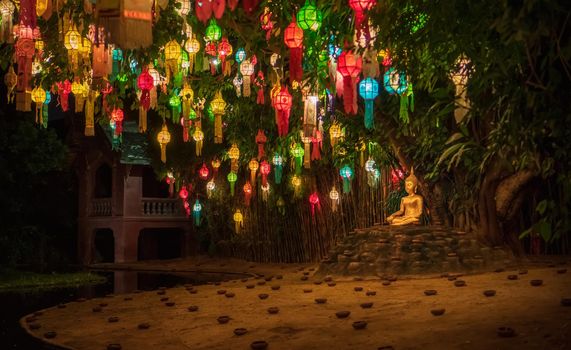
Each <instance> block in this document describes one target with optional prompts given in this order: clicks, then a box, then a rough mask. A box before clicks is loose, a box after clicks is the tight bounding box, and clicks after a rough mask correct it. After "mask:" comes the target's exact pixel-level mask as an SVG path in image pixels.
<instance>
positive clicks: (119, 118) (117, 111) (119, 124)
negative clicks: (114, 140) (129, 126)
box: [111, 108, 125, 135]
mask: <svg viewBox="0 0 571 350" xmlns="http://www.w3.org/2000/svg"><path fill="white" fill-rule="evenodd" d="M124 118H125V115H124V114H123V110H122V109H121V108H114V109H113V112H111V121H112V122H113V124H114V125H115V135H121V132H123V119H124Z"/></svg>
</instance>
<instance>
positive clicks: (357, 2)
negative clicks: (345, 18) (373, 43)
mask: <svg viewBox="0 0 571 350" xmlns="http://www.w3.org/2000/svg"><path fill="white" fill-rule="evenodd" d="M376 4H377V0H349V7H351V9H352V10H353V11H355V29H357V38H360V37H361V31H362V30H363V29H365V36H366V39H367V42H368V41H369V39H370V34H369V26H368V24H367V16H366V15H365V12H367V11H369V10H370V9H372V8H373V7H375V5H376Z"/></svg>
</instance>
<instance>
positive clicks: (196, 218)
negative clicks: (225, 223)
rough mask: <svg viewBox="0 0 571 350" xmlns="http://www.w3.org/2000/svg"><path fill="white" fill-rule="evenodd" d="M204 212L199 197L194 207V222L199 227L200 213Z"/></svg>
mask: <svg viewBox="0 0 571 350" xmlns="http://www.w3.org/2000/svg"><path fill="white" fill-rule="evenodd" d="M201 213H202V204H200V201H199V200H198V199H197V200H196V202H194V206H193V207H192V218H193V219H194V224H195V225H196V226H197V227H198V226H200V221H201V220H200V214H201Z"/></svg>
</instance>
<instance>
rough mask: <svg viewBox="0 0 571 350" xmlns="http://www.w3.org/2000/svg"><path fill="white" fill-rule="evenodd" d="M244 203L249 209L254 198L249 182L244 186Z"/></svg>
mask: <svg viewBox="0 0 571 350" xmlns="http://www.w3.org/2000/svg"><path fill="white" fill-rule="evenodd" d="M243 189H244V202H245V203H246V206H247V207H249V206H250V199H251V198H252V185H251V184H250V182H249V181H246V184H245V185H244V188H243Z"/></svg>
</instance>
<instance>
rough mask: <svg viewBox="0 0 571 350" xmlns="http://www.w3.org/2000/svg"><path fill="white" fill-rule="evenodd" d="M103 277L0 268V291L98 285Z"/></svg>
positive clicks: (85, 273)
mask: <svg viewBox="0 0 571 350" xmlns="http://www.w3.org/2000/svg"><path fill="white" fill-rule="evenodd" d="M105 281H106V279H105V277H103V276H100V275H97V274H94V273H91V272H75V273H41V274H40V273H34V272H29V271H19V270H14V269H7V268H4V269H2V268H0V291H6V290H16V289H18V290H21V289H32V288H33V289H49V288H61V287H67V286H81V285H87V284H99V283H104V282H105Z"/></svg>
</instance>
